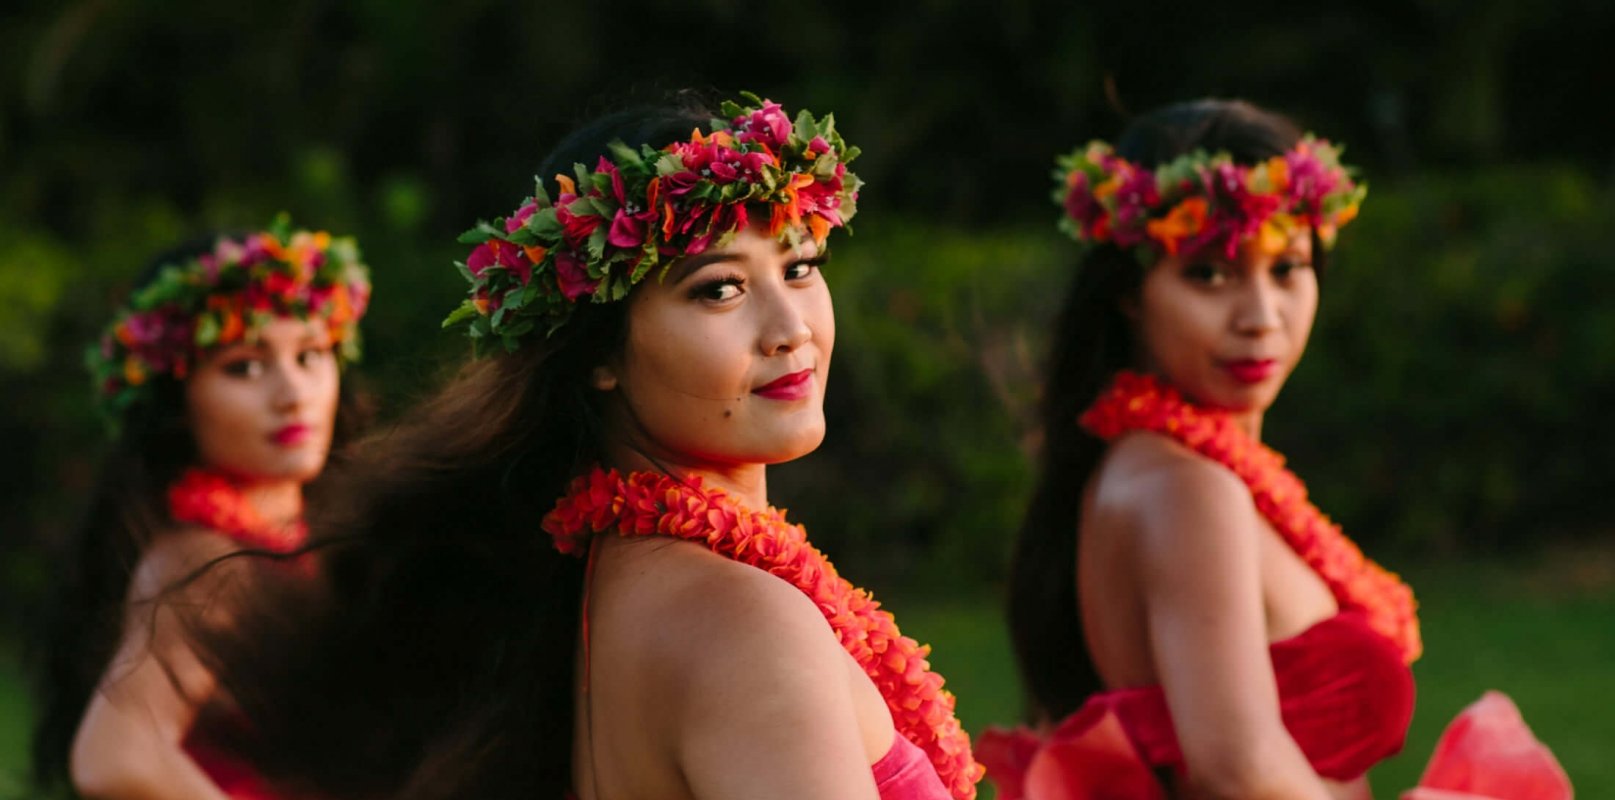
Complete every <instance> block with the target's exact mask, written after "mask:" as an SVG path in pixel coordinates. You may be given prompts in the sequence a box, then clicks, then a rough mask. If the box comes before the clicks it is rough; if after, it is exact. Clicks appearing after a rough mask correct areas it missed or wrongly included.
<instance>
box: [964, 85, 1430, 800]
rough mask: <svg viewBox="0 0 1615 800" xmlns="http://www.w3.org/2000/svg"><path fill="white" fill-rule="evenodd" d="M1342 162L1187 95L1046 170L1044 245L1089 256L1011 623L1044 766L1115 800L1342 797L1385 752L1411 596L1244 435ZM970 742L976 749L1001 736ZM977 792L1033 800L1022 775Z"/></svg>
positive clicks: (1291, 319)
mask: <svg viewBox="0 0 1615 800" xmlns="http://www.w3.org/2000/svg"><path fill="white" fill-rule="evenodd" d="M1337 155H1338V151H1337V150H1336V148H1334V147H1332V146H1330V145H1329V144H1328V143H1327V142H1324V141H1321V140H1318V139H1315V138H1313V137H1311V136H1304V135H1303V134H1302V133H1301V131H1300V130H1299V129H1297V128H1296V127H1295V126H1294V125H1293V124H1292V123H1291V122H1290V121H1289V120H1287V119H1284V118H1283V117H1280V116H1278V115H1276V114H1274V113H1271V112H1268V111H1265V110H1262V109H1259V108H1257V107H1255V106H1252V105H1249V104H1246V103H1242V102H1224V101H1211V100H1207V101H1200V102H1194V103H1186V104H1182V105H1176V106H1170V107H1167V108H1165V109H1161V110H1159V111H1156V112H1154V113H1151V114H1148V115H1145V116H1143V117H1141V118H1139V119H1138V120H1137V121H1135V122H1134V123H1133V124H1132V125H1130V126H1129V127H1128V129H1127V130H1126V131H1125V132H1124V133H1123V134H1122V137H1121V139H1120V140H1119V141H1118V142H1117V143H1116V145H1115V147H1114V148H1112V147H1111V146H1109V145H1106V144H1104V143H1100V142H1095V143H1092V144H1090V145H1088V146H1087V147H1085V148H1082V149H1080V150H1078V151H1077V152H1075V153H1074V154H1072V155H1071V156H1069V157H1068V158H1066V159H1064V160H1062V162H1061V166H1062V170H1063V173H1064V175H1065V182H1064V184H1063V185H1062V186H1061V187H1060V190H1059V192H1058V194H1059V199H1060V200H1061V201H1062V203H1063V205H1064V208H1065V211H1066V218H1065V219H1064V220H1063V222H1062V226H1063V228H1064V229H1065V230H1067V231H1068V232H1069V233H1071V234H1072V235H1074V236H1075V237H1076V238H1077V239H1078V241H1080V242H1082V243H1083V244H1084V246H1085V247H1086V253H1085V255H1084V256H1083V259H1082V263H1081V265H1080V267H1079V268H1078V272H1077V276H1076V279H1075V281H1074V283H1073V286H1072V289H1071V291H1070V293H1069V295H1068V296H1067V300H1066V303H1065V306H1064V308H1063V310H1062V313H1061V317H1060V321H1059V323H1058V326H1057V329H1056V332H1055V341H1054V346H1053V355H1052V359H1051V362H1050V371H1049V374H1048V378H1047V382H1046V390H1045V398H1044V411H1043V423H1044V426H1045V435H1046V439H1045V442H1044V450H1043V453H1042V461H1041V473H1040V476H1039V482H1038V485H1037V489H1036V491H1035V494H1034V496H1033V500H1032V504H1031V507H1030V509H1029V511H1028V513H1027V517H1026V520H1025V523H1024V525H1023V527H1022V529H1021V535H1020V541H1019V544H1018V546H1017V550H1016V556H1015V561H1014V567H1013V577H1012V588H1011V603H1010V623H1011V629H1012V632H1013V636H1014V641H1015V645H1016V650H1017V655H1018V657H1019V658H1018V660H1019V664H1020V668H1021V672H1022V675H1023V676H1024V677H1025V679H1026V682H1027V685H1028V686H1029V687H1030V690H1031V697H1032V702H1033V708H1034V710H1035V717H1036V719H1037V720H1038V721H1039V723H1041V724H1043V725H1045V726H1055V725H1058V726H1059V727H1058V728H1057V729H1056V733H1055V734H1054V738H1052V739H1051V740H1050V742H1049V745H1048V748H1051V749H1052V751H1054V752H1058V751H1062V750H1063V751H1065V752H1066V755H1067V756H1068V759H1067V760H1069V761H1070V762H1071V763H1078V764H1080V763H1085V762H1088V761H1094V760H1102V759H1103V758H1104V757H1107V756H1108V757H1111V758H1117V759H1120V760H1121V761H1122V762H1123V763H1130V764H1131V765H1132V768H1131V769H1129V770H1126V771H1124V772H1123V773H1120V774H1118V775H1117V776H1115V777H1113V778H1112V780H1115V781H1127V780H1130V781H1132V782H1133V784H1132V785H1133V786H1134V793H1129V794H1120V795H1115V796H1129V797H1131V796H1137V797H1151V796H1165V795H1164V791H1165V789H1167V788H1175V789H1181V790H1182V791H1184V792H1185V793H1186V795H1187V796H1192V797H1238V798H1267V797H1272V798H1317V800H1329V799H1330V798H1334V799H1335V800H1342V799H1343V798H1362V797H1367V796H1368V789H1367V783H1366V779H1365V778H1364V773H1365V772H1366V771H1367V770H1368V768H1369V767H1370V766H1372V765H1373V764H1374V763H1376V762H1377V761H1379V760H1380V759H1382V758H1385V757H1386V756H1389V755H1391V754H1393V753H1395V752H1397V751H1398V750H1399V749H1400V748H1401V745H1402V739H1403V736H1404V734H1405V731H1406V729H1407V723H1408V721H1409V719H1410V716H1411V714H1412V710H1413V677H1412V672H1411V671H1410V670H1409V669H1408V664H1410V663H1411V662H1412V661H1413V660H1414V659H1415V658H1417V657H1418V655H1419V650H1420V643H1419V634H1418V623H1417V620H1416V619H1415V617H1414V606H1413V597H1412V594H1411V592H1409V591H1408V589H1407V587H1406V586H1404V585H1403V584H1402V583H1401V582H1400V581H1398V580H1397V579H1396V578H1395V577H1394V576H1392V575H1391V574H1389V573H1387V572H1385V571H1384V570H1382V569H1380V568H1378V567H1377V566H1375V565H1374V564H1373V563H1371V562H1369V561H1366V560H1365V559H1364V558H1363V556H1362V554H1361V553H1360V552H1359V551H1358V550H1357V548H1356V547H1355V546H1354V545H1353V544H1352V543H1351V541H1350V540H1349V539H1347V538H1345V536H1344V535H1343V534H1342V533H1341V531H1340V530H1339V528H1337V527H1335V526H1334V525H1332V524H1331V523H1330V522H1329V521H1328V520H1327V518H1325V517H1323V516H1322V515H1321V514H1320V513H1319V512H1318V511H1317V509H1316V508H1314V507H1313V506H1312V505H1311V504H1310V503H1308V502H1307V500H1306V492H1305V488H1304V487H1303V486H1302V484H1301V483H1300V482H1299V481H1298V480H1297V479H1296V478H1295V477H1294V476H1293V475H1291V474H1290V473H1289V472H1287V471H1285V470H1284V468H1283V459H1282V458H1281V457H1279V456H1278V455H1277V454H1275V453H1273V452H1272V451H1271V450H1268V449H1266V448H1265V447H1264V446H1263V445H1262V444H1261V442H1260V439H1261V430H1262V419H1263V415H1264V414H1265V413H1266V411H1267V409H1268V407H1269V406H1270V405H1271V404H1272V403H1273V400H1274V399H1275V398H1276V397H1277V396H1278V393H1279V390H1280V388H1281V387H1282V386H1283V385H1284V381H1285V379H1286V378H1287V377H1288V376H1289V374H1290V372H1291V370H1293V369H1294V368H1295V365H1296V364H1297V362H1298V361H1299V360H1300V358H1301V354H1302V352H1303V351H1304V349H1305V347H1306V343H1307V338H1308V335H1309V334H1310V332H1311V330H1312V322H1313V316H1314V314H1315V312H1316V310H1317V305H1318V284H1319V280H1318V278H1319V274H1320V273H1321V271H1322V269H1323V263H1324V256H1325V247H1327V245H1329V244H1330V243H1332V242H1333V240H1334V237H1335V233H1336V231H1337V230H1338V229H1339V227H1340V226H1342V225H1344V224H1345V223H1346V222H1348V221H1349V220H1351V218H1352V217H1353V216H1354V215H1355V214H1356V211H1357V207H1358V203H1359V202H1360V201H1361V199H1362V196H1363V194H1364V189H1363V187H1361V186H1359V185H1358V184H1356V183H1355V182H1354V181H1353V180H1352V178H1351V176H1350V174H1349V172H1348V170H1347V169H1345V168H1344V167H1342V166H1341V165H1340V163H1339V161H1338V159H1337ZM1079 420H1080V421H1079ZM1062 720H1064V721H1063V722H1062ZM989 738H990V740H991V741H992V742H993V744H992V745H984V747H986V748H987V749H988V750H989V755H991V751H992V750H993V749H994V748H1000V749H1002V748H1003V747H1006V746H1008V745H1009V743H1010V742H1009V741H1007V740H1006V739H1004V738H992V737H989ZM1018 746H1020V747H1023V748H1025V747H1029V746H1031V740H1025V739H1023V740H1021V742H1020V744H1019V745H1018ZM1031 752H1033V751H1032V750H1023V752H1022V755H1023V756H1027V755H1028V754H1029V753H1031ZM1055 757H1056V756H1055V755H1052V754H1051V755H1045V756H1043V758H1055ZM995 775H1001V776H1002V777H1001V778H999V780H1000V781H1001V785H1004V786H1005V788H1006V794H1008V795H1009V796H1016V795H1018V794H1019V793H1020V792H1022V791H1026V792H1027V794H1028V795H1033V796H1035V794H1036V793H1035V792H1034V791H1031V790H1030V789H1027V788H1026V787H1023V786H1021V785H1020V781H1021V780H1022V778H1021V776H1020V775H1018V774H1017V768H1009V767H1007V766H1006V768H1004V769H1003V770H995ZM1122 775H1125V776H1126V777H1122ZM1157 776H1159V777H1160V778H1162V779H1163V780H1162V781H1159V782H1158V781H1157ZM1026 777H1027V779H1031V778H1032V777H1034V776H1033V774H1032V772H1028V774H1027V776H1026ZM1118 785H1123V786H1125V785H1126V784H1125V783H1123V784H1118ZM1077 796H1084V795H1081V794H1078V795H1077Z"/></svg>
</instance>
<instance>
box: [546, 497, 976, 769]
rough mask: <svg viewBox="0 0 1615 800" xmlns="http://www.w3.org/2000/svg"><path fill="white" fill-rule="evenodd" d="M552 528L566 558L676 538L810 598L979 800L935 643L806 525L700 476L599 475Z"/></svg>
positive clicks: (908, 723) (906, 730)
mask: <svg viewBox="0 0 1615 800" xmlns="http://www.w3.org/2000/svg"><path fill="white" fill-rule="evenodd" d="M543 527H544V530H545V531H546V532H547V533H549V534H550V535H551V536H553V537H555V547H556V549H557V550H559V551H561V552H563V553H570V554H573V555H582V553H583V552H584V551H585V549H586V543H587V542H588V539H589V537H590V535H592V534H594V533H603V532H605V531H612V530H614V531H616V532H617V533H619V534H621V535H623V536H673V537H676V538H680V539H688V540H690V541H696V542H700V543H702V544H705V545H706V546H707V547H709V548H711V550H712V552H714V553H717V554H718V555H721V556H724V557H726V558H731V559H734V560H735V561H738V562H740V563H743V564H750V565H751V566H754V567H757V568H758V569H761V570H764V571H766V572H768V573H770V574H772V575H775V576H777V577H779V578H780V579H782V580H784V581H786V582H788V583H790V584H792V585H793V586H795V587H796V588H798V589H800V590H802V593H803V594H806V595H807V596H808V597H809V598H811V599H812V600H813V601H814V602H815V603H816V604H817V605H818V606H819V610H820V611H822V612H823V613H824V616H825V619H826V620H827V621H828V622H829V623H830V627H831V628H832V629H834V630H835V633H836V637H837V638H838V639H840V640H841V646H842V647H844V648H846V650H847V652H848V653H849V654H851V655H852V657H853V658H854V659H856V660H857V661H858V664H859V665H860V666H862V667H863V668H864V672H865V674H867V675H868V676H869V678H870V680H872V681H874V682H875V686H876V687H877V688H878V689H880V693H881V696H882V697H884V698H886V706H887V708H888V709H890V710H891V714H892V721H893V722H894V723H895V725H896V727H897V730H898V731H899V732H901V733H902V734H903V736H905V737H907V738H908V740H909V741H910V742H913V743H914V744H915V745H917V746H919V747H920V748H921V749H923V750H924V751H925V752H926V754H927V755H928V756H930V759H931V765H932V766H933V767H935V768H936V771H937V774H938V775H939V776H941V778H942V782H943V784H945V785H946V786H947V787H948V788H949V790H950V791H951V792H952V793H953V796H954V797H955V798H958V800H970V798H974V797H975V796H976V783H977V782H978V781H980V780H981V776H982V774H983V772H985V769H984V768H983V767H982V766H981V765H980V764H978V763H976V760H975V758H974V757H973V756H972V755H971V752H970V737H968V736H966V735H965V732H964V730H963V729H962V728H960V727H959V720H958V719H957V718H956V717H955V716H954V713H953V708H954V698H953V694H952V693H951V692H949V691H947V690H945V689H943V688H942V676H941V675H938V674H936V673H934V672H932V671H930V664H929V663H927V662H926V660H925V657H926V656H927V655H928V654H930V652H931V648H930V646H928V645H921V644H919V643H918V642H916V641H914V640H913V639H910V638H908V637H906V636H903V635H902V634H901V633H899V632H898V630H897V623H896V621H895V620H894V619H893V618H892V615H891V612H888V611H882V610H880V603H878V602H876V601H875V599H874V598H873V597H871V596H870V595H869V593H868V592H866V591H864V590H863V589H859V588H857V587H854V586H853V585H852V584H851V583H849V582H848V581H847V580H846V579H845V578H842V577H841V576H840V575H839V574H837V573H836V569H835V567H834V566H832V565H831V564H830V561H829V560H828V559H826V558H825V557H824V554H823V553H821V552H819V551H818V550H817V549H816V548H814V547H813V546H812V545H811V544H809V543H808V541H807V532H806V531H805V530H804V529H803V528H802V526H800V525H794V524H791V523H789V522H786V521H785V515H784V514H783V513H782V512H780V511H778V510H776V509H774V508H772V507H770V508H768V509H766V510H764V511H751V510H749V509H746V508H745V507H743V506H741V505H740V504H738V503H736V502H735V501H734V500H732V499H730V498H729V496H728V495H727V494H726V493H725V492H724V491H723V490H722V489H718V488H706V487H703V486H702V485H701V480H700V478H692V479H690V481H689V482H688V483H684V482H681V481H679V480H677V479H675V478H671V477H668V476H666V475H661V474H657V473H649V472H634V473H630V474H629V475H628V477H626V478H624V477H622V476H621V475H619V474H618V473H617V471H616V470H611V471H609V472H608V471H606V470H603V469H600V468H598V467H596V468H595V469H594V470H592V471H591V472H590V473H589V474H588V475H583V476H580V477H578V478H577V479H576V480H575V481H573V482H572V487H571V489H570V490H569V491H568V493H567V496H566V497H563V498H561V500H560V501H559V502H557V503H556V505H555V509H554V510H553V511H551V512H550V513H548V514H546V515H545V516H544V523H543Z"/></svg>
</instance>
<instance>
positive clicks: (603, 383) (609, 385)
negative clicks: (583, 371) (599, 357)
mask: <svg viewBox="0 0 1615 800" xmlns="http://www.w3.org/2000/svg"><path fill="white" fill-rule="evenodd" d="M589 383H590V385H592V386H594V388H596V389H598V390H600V391H602V392H609V391H612V390H613V389H616V388H617V371H616V370H614V369H612V368H611V367H610V366H608V365H605V364H601V365H600V366H598V367H595V368H594V371H592V372H590V373H589Z"/></svg>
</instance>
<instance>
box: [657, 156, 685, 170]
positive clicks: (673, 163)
mask: <svg viewBox="0 0 1615 800" xmlns="http://www.w3.org/2000/svg"><path fill="white" fill-rule="evenodd" d="M683 171H684V159H682V158H679V157H678V156H676V155H673V154H672V153H663V154H662V155H661V156H660V157H659V158H657V159H656V174H657V175H674V174H677V173H680V172H683Z"/></svg>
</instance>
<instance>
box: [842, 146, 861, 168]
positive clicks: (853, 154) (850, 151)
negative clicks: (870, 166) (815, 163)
mask: <svg viewBox="0 0 1615 800" xmlns="http://www.w3.org/2000/svg"><path fill="white" fill-rule="evenodd" d="M862 152H863V151H862V150H860V149H858V147H857V145H854V146H852V147H843V148H842V150H841V163H843V164H851V163H852V160H853V159H855V158H857V157H858V155H859V154H860V153H862Z"/></svg>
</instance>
